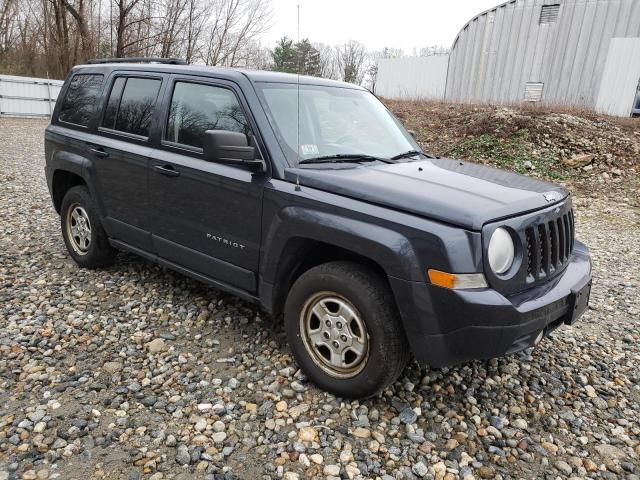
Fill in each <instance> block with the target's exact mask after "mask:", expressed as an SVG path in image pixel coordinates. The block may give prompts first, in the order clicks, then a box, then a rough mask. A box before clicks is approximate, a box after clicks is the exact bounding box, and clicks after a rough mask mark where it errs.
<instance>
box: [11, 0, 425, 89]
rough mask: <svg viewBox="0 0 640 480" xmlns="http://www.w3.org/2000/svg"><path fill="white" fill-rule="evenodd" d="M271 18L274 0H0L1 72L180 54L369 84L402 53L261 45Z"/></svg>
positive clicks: (58, 72) (45, 72)
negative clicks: (383, 61) (384, 63)
mask: <svg viewBox="0 0 640 480" xmlns="http://www.w3.org/2000/svg"><path fill="white" fill-rule="evenodd" d="M272 20H273V10H272V6H271V0H0V73H8V74H14V75H28V76H35V77H49V78H57V79H62V78H64V77H65V76H66V75H67V73H68V71H69V69H70V68H71V67H72V66H73V65H76V64H79V63H83V62H85V61H86V60H88V59H90V58H100V57H133V56H145V57H179V58H183V59H185V60H186V61H187V62H189V63H200V64H206V65H221V66H230V67H246V68H257V69H265V70H268V69H271V70H278V71H285V72H299V73H303V74H306V75H315V76H321V77H326V78H334V79H338V80H344V81H347V82H352V83H358V84H363V83H364V84H366V85H367V86H369V88H371V89H372V90H374V89H375V83H376V73H377V68H376V61H377V59H379V58H383V57H394V56H401V55H402V53H403V52H402V51H401V50H400V49H397V48H384V49H382V50H380V51H375V52H373V51H368V50H367V48H366V47H365V46H364V45H363V44H362V43H360V42H358V41H355V40H350V41H348V42H345V43H343V44H340V45H326V44H322V43H315V42H313V41H312V40H313V39H311V40H309V39H302V40H299V41H297V42H295V41H294V40H293V39H289V38H287V37H283V38H281V39H280V40H279V41H278V42H277V43H276V45H264V44H263V43H262V42H261V37H262V36H263V34H264V33H266V32H267V31H269V30H270V29H271V27H272ZM432 49H433V47H426V48H423V49H421V50H419V51H418V52H415V53H417V54H420V55H423V54H428V53H429V52H430V51H431V50H432Z"/></svg>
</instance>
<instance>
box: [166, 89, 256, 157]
mask: <svg viewBox="0 0 640 480" xmlns="http://www.w3.org/2000/svg"><path fill="white" fill-rule="evenodd" d="M207 130H229V131H232V132H240V133H244V134H245V135H247V136H249V135H251V127H250V126H249V122H248V121H247V118H246V117H245V115H244V111H243V110H242V107H241V105H240V103H239V102H238V99H237V98H236V96H235V94H234V93H233V92H232V91H231V90H229V89H228V88H224V87H216V86H213V85H203V84H199V83H190V82H176V83H175V87H174V89H173V95H172V97H171V107H170V109H169V119H168V122H167V130H166V133H165V140H168V141H169V142H173V143H177V144H181V145H188V146H191V147H198V148H202V136H203V135H204V132H206V131H207Z"/></svg>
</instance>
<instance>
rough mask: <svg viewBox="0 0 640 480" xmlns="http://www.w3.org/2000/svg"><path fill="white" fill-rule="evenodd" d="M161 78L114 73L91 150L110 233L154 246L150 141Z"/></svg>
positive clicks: (139, 244)
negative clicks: (149, 174)
mask: <svg viewBox="0 0 640 480" xmlns="http://www.w3.org/2000/svg"><path fill="white" fill-rule="evenodd" d="M162 82H163V78H162V76H160V75H144V74H143V75H140V74H134V73H131V74H128V73H125V72H116V73H115V74H114V75H113V76H112V77H111V79H110V88H109V90H108V95H107V100H106V104H105V106H104V112H103V115H102V119H101V121H100V123H99V127H98V136H97V137H96V141H95V143H93V144H91V145H89V149H90V152H91V154H92V155H93V157H94V159H93V162H92V163H93V165H94V167H95V170H96V172H95V173H96V175H95V178H96V179H97V183H98V186H99V190H100V192H101V198H102V209H103V212H104V213H105V216H106V218H105V224H106V225H105V227H106V229H107V231H108V233H109V236H110V237H111V238H113V239H116V240H120V241H123V242H125V243H127V244H129V245H132V246H135V247H138V248H141V249H143V250H147V251H151V250H152V248H153V246H152V243H151V222H150V219H149V210H148V209H149V205H148V201H149V198H148V194H149V191H148V185H147V181H148V178H147V177H148V167H149V161H150V154H151V151H152V150H151V148H150V142H151V140H152V138H151V137H152V134H153V132H154V131H156V130H157V129H156V128H155V127H156V125H157V118H156V112H157V110H156V104H157V102H158V98H159V96H160V92H161V88H162Z"/></svg>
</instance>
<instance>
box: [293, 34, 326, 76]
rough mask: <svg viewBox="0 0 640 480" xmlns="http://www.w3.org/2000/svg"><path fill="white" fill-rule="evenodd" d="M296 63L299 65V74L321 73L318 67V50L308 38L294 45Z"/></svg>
mask: <svg viewBox="0 0 640 480" xmlns="http://www.w3.org/2000/svg"><path fill="white" fill-rule="evenodd" d="M294 48H295V51H296V57H297V63H298V65H299V66H300V74H302V75H311V76H313V77H319V76H320V75H321V72H322V70H321V68H320V52H319V51H318V50H316V49H315V48H314V47H313V45H311V42H310V41H309V39H308V38H305V39H304V40H302V41H301V42H298V43H296V45H295V47H294Z"/></svg>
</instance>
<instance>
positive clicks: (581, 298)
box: [568, 282, 591, 325]
mask: <svg viewBox="0 0 640 480" xmlns="http://www.w3.org/2000/svg"><path fill="white" fill-rule="evenodd" d="M572 293H573V309H572V312H571V318H570V319H569V322H568V323H569V325H573V324H574V323H575V322H576V321H577V320H578V319H579V318H580V317H581V316H582V314H583V313H584V311H585V310H586V309H587V306H588V305H589V295H590V294H591V282H589V283H587V284H586V285H585V286H584V287H582V288H581V289H579V290H572Z"/></svg>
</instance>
